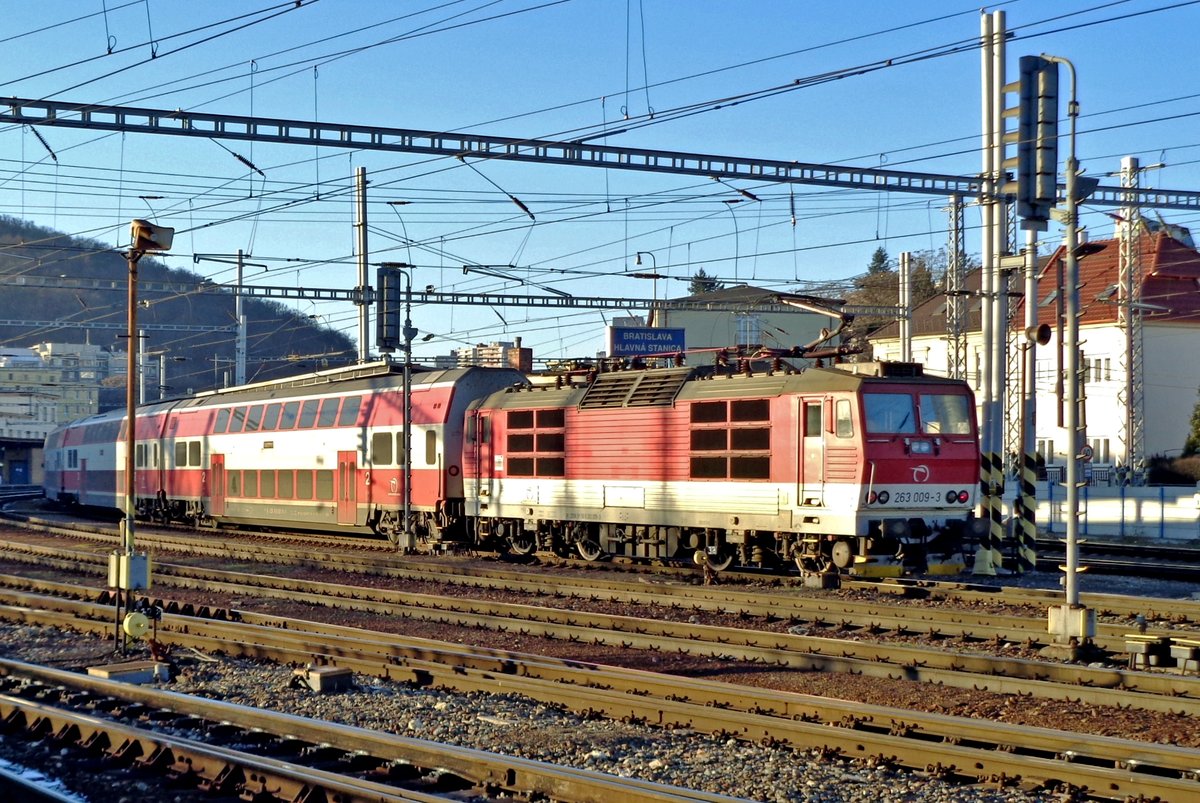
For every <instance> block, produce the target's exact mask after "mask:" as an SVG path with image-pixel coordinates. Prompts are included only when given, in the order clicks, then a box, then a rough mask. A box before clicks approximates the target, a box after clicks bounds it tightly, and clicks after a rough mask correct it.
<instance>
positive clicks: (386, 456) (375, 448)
mask: <svg viewBox="0 0 1200 803" xmlns="http://www.w3.org/2000/svg"><path fill="white" fill-rule="evenodd" d="M391 464H392V436H391V433H388V432H376V433H374V434H373V435H371V465H373V466H390V465H391Z"/></svg>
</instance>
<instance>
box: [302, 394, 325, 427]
mask: <svg viewBox="0 0 1200 803" xmlns="http://www.w3.org/2000/svg"><path fill="white" fill-rule="evenodd" d="M320 404H321V403H320V402H319V401H317V400H316V399H309V400H308V401H306V402H305V403H304V406H303V407H301V408H300V429H311V428H312V425H313V422H314V421H316V420H317V408H318V407H320Z"/></svg>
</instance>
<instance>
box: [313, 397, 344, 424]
mask: <svg viewBox="0 0 1200 803" xmlns="http://www.w3.org/2000/svg"><path fill="white" fill-rule="evenodd" d="M339 402H341V399H325V400H324V401H322V402H321V414H320V416H319V417H318V418H317V426H318V427H332V426H333V425H334V424H336V423H337V414H338V403H339Z"/></svg>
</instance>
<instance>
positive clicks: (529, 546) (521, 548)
mask: <svg viewBox="0 0 1200 803" xmlns="http://www.w3.org/2000/svg"><path fill="white" fill-rule="evenodd" d="M508 548H509V551H510V552H512V553H513V554H514V555H520V556H521V557H527V556H529V555H532V554H533V553H534V552H537V537H536V536H535V535H534V534H533V533H531V532H529V531H527V530H525V529H519V530H517V532H515V533H513V534H512V535H510V536H509V537H508Z"/></svg>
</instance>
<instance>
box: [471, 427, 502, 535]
mask: <svg viewBox="0 0 1200 803" xmlns="http://www.w3.org/2000/svg"><path fill="white" fill-rule="evenodd" d="M469 426H470V427H471V429H472V431H471V432H470V433H469V440H470V442H471V445H472V450H471V451H472V458H473V459H474V463H475V465H474V469H475V476H476V477H478V478H479V479H478V483H479V487H478V489H477V490H476V493H475V499H474V502H475V504H476V508H475V513H476V515H483V514H484V513H485V512H486V511H487V509H488V507H489V505H490V503H491V500H492V496H493V494H494V493H495V490H496V489H495V476H496V466H495V463H494V454H493V451H494V450H493V446H492V414H491V413H475V414H472V416H471V421H470V424H469ZM470 501H471V500H468V505H469V504H470Z"/></svg>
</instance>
